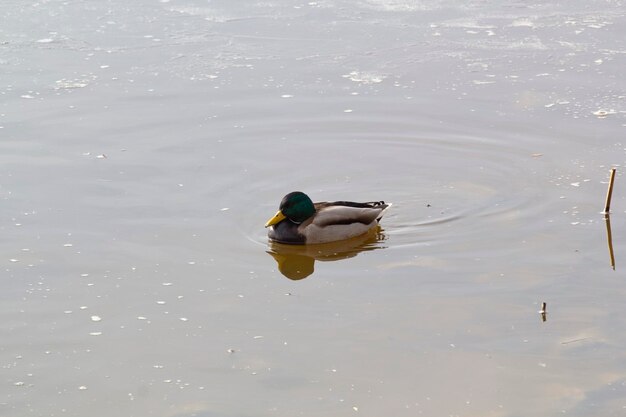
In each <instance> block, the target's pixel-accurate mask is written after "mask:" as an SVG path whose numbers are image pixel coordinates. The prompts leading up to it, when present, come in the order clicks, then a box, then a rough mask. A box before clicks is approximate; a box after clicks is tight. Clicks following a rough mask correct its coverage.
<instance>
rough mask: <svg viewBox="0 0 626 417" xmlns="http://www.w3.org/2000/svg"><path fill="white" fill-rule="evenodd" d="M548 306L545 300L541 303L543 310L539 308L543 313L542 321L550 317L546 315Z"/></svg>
mask: <svg viewBox="0 0 626 417" xmlns="http://www.w3.org/2000/svg"><path fill="white" fill-rule="evenodd" d="M546 307H547V305H546V303H545V302H543V303H541V310H539V313H540V314H541V321H543V322H545V321H546V320H547V319H548V318H547V317H546V316H547V314H548V312H547V310H546Z"/></svg>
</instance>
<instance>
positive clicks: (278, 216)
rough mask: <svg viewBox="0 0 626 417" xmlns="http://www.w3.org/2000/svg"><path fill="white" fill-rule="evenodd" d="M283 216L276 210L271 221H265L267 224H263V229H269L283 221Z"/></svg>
mask: <svg viewBox="0 0 626 417" xmlns="http://www.w3.org/2000/svg"><path fill="white" fill-rule="evenodd" d="M285 218H286V217H285V215H284V214H283V212H282V211H280V210H278V212H277V213H276V215H275V216H274V217H272V218H271V219H269V220H268V221H267V223H265V227H270V226H273V225H275V224H276V223H279V222H281V221H283V220H285Z"/></svg>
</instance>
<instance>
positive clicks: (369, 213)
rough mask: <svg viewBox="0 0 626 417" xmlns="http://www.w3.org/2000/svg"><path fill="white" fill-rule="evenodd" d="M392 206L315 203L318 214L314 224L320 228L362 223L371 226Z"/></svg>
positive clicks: (370, 203) (382, 202)
mask: <svg viewBox="0 0 626 417" xmlns="http://www.w3.org/2000/svg"><path fill="white" fill-rule="evenodd" d="M390 205H391V204H385V202H384V201H372V202H367V203H355V202H352V201H334V202H330V203H328V202H324V203H315V209H316V213H315V216H314V217H313V222H312V223H313V224H314V225H316V226H318V227H327V226H333V225H349V224H353V223H362V224H364V225H370V224H372V223H373V222H375V221H376V220H380V218H381V217H382V216H383V212H384V211H385V209H386V208H387V207H389V206H390Z"/></svg>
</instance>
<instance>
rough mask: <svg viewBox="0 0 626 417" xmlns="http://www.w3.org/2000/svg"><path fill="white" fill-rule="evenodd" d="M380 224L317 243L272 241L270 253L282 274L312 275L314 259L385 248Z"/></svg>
mask: <svg viewBox="0 0 626 417" xmlns="http://www.w3.org/2000/svg"><path fill="white" fill-rule="evenodd" d="M386 239H387V237H386V236H385V234H384V230H383V229H382V228H381V227H380V226H376V227H373V228H372V229H370V231H369V232H368V233H365V234H363V235H360V236H357V237H353V238H351V239H346V240H341V241H336V242H330V243H320V244H314V245H288V244H283V243H277V242H273V241H270V242H269V250H268V251H267V253H269V254H270V255H272V257H273V258H274V259H275V260H276V262H277V263H278V270H279V271H280V273H281V274H283V275H284V276H285V277H287V278H289V279H291V280H299V279H303V278H306V277H308V276H310V275H311V274H312V273H313V272H314V270H315V261H316V260H317V261H339V260H342V259H347V258H352V257H355V256H357V255H358V254H359V253H360V252H365V251H370V250H375V249H383V248H384V246H381V245H380V244H379V243H380V242H382V241H384V240H386Z"/></svg>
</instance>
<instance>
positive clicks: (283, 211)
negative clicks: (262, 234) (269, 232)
mask: <svg viewBox="0 0 626 417" xmlns="http://www.w3.org/2000/svg"><path fill="white" fill-rule="evenodd" d="M314 214H315V206H314V205H313V202H312V201H311V199H310V198H309V196H308V195H306V194H304V193H303V192H301V191H294V192H291V193H289V194H287V195H286V196H284V197H283V199H282V201H281V202H280V207H279V210H278V213H276V215H275V216H274V217H272V218H271V219H269V220H268V221H267V223H265V227H270V226H273V225H275V224H277V223H280V222H281V221H283V220H285V219H289V220H291V221H292V222H294V223H302V222H303V221H305V220H306V219H308V218H309V217H311V216H312V215H314Z"/></svg>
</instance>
